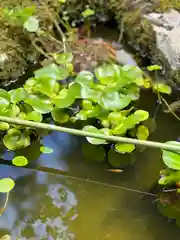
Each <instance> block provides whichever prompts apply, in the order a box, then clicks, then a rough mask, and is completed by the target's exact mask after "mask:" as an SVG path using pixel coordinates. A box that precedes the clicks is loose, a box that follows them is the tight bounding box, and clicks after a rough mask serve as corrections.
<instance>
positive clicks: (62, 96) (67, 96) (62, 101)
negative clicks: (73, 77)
mask: <svg viewBox="0 0 180 240" xmlns="http://www.w3.org/2000/svg"><path fill="white" fill-rule="evenodd" d="M53 101H54V104H55V105H56V106H57V107H58V108H68V107H69V106H71V105H72V104H73V103H74V101H75V96H74V95H73V94H72V92H71V91H69V90H68V89H66V88H64V89H62V90H61V91H60V92H59V95H58V96H57V97H56V98H55V99H53Z"/></svg>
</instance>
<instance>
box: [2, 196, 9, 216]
mask: <svg viewBox="0 0 180 240" xmlns="http://www.w3.org/2000/svg"><path fill="white" fill-rule="evenodd" d="M8 199H9V192H7V193H6V199H5V203H4V207H3V208H1V209H0V216H1V215H2V214H3V212H4V210H5V208H6V206H7V203H8Z"/></svg>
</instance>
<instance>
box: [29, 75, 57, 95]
mask: <svg viewBox="0 0 180 240" xmlns="http://www.w3.org/2000/svg"><path fill="white" fill-rule="evenodd" d="M56 84H57V82H56V79H54V78H52V77H49V76H48V77H47V76H44V77H38V78H37V79H36V84H35V86H34V89H33V90H34V91H36V92H40V93H43V94H45V95H47V96H49V97H51V96H52V95H53V94H55V91H54V90H55V88H56Z"/></svg>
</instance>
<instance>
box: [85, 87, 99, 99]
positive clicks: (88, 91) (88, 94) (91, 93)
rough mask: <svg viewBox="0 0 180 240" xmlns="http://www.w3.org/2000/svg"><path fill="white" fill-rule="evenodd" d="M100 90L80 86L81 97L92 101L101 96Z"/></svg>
mask: <svg viewBox="0 0 180 240" xmlns="http://www.w3.org/2000/svg"><path fill="white" fill-rule="evenodd" d="M101 95H102V94H101V92H99V91H97V90H95V89H93V88H90V87H88V86H87V87H82V88H81V98H82V99H88V100H92V101H93V102H98V101H99V99H100V97H101Z"/></svg>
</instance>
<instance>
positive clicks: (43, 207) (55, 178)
mask: <svg viewBox="0 0 180 240" xmlns="http://www.w3.org/2000/svg"><path fill="white" fill-rule="evenodd" d="M141 102H142V103H143V104H141V105H142V106H141V108H142V109H143V108H144V109H147V104H148V109H147V110H149V111H150V114H151V116H153V115H154V113H155V109H156V97H155V96H154V95H152V94H148V93H146V92H145V93H143V94H142V101H141ZM143 105H144V106H143ZM179 130H180V125H179V122H178V121H177V120H176V119H175V118H174V117H173V116H171V115H168V114H164V113H162V112H160V111H159V112H158V113H157V115H156V131H154V133H153V134H152V136H151V138H152V139H153V140H157V141H162V142H164V141H167V140H176V139H177V138H178V133H179ZM41 144H43V145H45V146H48V147H50V148H52V149H53V150H54V152H53V153H51V154H43V153H41V152H40V150H39V149H40V145H41ZM87 146H88V148H87ZM89 146H90V147H91V145H87V142H86V141H85V139H83V138H78V137H75V136H71V135H68V134H65V133H58V132H53V133H50V134H49V135H46V136H44V137H43V138H42V139H41V140H39V141H36V142H34V143H33V144H32V145H31V146H30V147H28V148H26V149H23V150H20V151H17V152H16V153H14V152H11V151H6V150H3V149H1V158H2V159H4V160H6V162H5V161H3V160H2V164H1V168H0V178H2V177H8V176H10V177H12V178H13V179H15V180H16V186H15V188H14V189H13V191H12V192H11V193H10V197H9V202H8V205H7V208H6V210H5V212H4V213H3V214H2V216H1V217H0V236H3V235H4V234H9V235H11V236H12V238H11V239H12V240H16V239H22V240H23V239H30V240H38V239H39V240H40V239H48V240H53V239H55V240H56V239H61V240H71V239H77V240H85V239H86V240H123V239H126V240H132V239H133V240H141V239H145V240H156V239H157V240H159V239H163V240H166V239H167V240H169V239H170V238H173V239H174V240H176V239H177V240H178V239H179V236H180V235H179V234H180V228H179V227H178V226H176V225H175V223H174V222H170V221H168V219H167V218H165V217H164V216H162V215H161V214H160V213H159V211H158V209H157V205H156V201H155V200H156V199H157V198H158V197H157V196H156V195H154V194H152V193H151V190H152V188H153V186H154V184H155V183H156V181H157V179H158V175H159V170H160V169H161V168H162V166H163V164H162V161H161V152H160V150H157V149H150V148H149V149H145V150H144V151H141V152H139V153H137V154H134V155H132V156H131V157H130V158H131V160H133V161H132V164H131V165H129V166H128V167H125V169H124V171H123V172H122V173H113V172H108V171H107V168H108V165H107V163H103V162H101V160H103V158H102V156H103V155H102V152H101V151H100V152H99V151H98V150H97V149H94V148H92V149H91V148H89ZM85 150H86V151H85ZM87 150H88V151H87ZM19 154H23V155H25V156H26V157H27V158H28V159H29V160H30V168H29V169H27V168H16V167H13V166H10V165H8V164H5V163H9V161H8V160H11V159H12V158H13V157H14V156H15V155H19ZM109 158H111V159H112V161H113V159H114V158H117V155H113V154H112V155H109ZM118 159H122V161H126V160H127V161H128V159H123V155H119V154H118ZM97 160H98V161H97ZM37 165H38V167H37ZM36 168H38V169H40V170H35V169H36ZM33 169H34V170H33ZM55 169H57V170H55ZM141 191H142V192H141ZM148 192H149V193H148ZM2 200H3V196H2V197H1V202H2Z"/></svg>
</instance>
